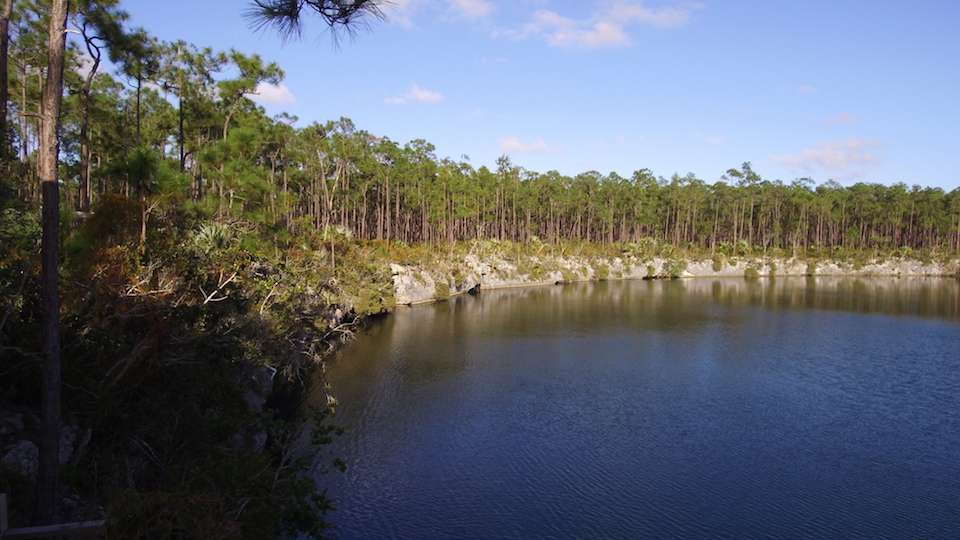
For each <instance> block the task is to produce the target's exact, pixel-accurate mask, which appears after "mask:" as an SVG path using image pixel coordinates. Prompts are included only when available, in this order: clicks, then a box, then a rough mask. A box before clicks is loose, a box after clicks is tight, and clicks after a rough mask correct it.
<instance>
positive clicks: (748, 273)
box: [743, 266, 760, 279]
mask: <svg viewBox="0 0 960 540" xmlns="http://www.w3.org/2000/svg"><path fill="white" fill-rule="evenodd" d="M743 277H745V278H750V279H753V278H758V277H760V272H758V271H757V269H756V268H754V267H752V266H750V267H748V268H747V269H746V270H744V271H743Z"/></svg>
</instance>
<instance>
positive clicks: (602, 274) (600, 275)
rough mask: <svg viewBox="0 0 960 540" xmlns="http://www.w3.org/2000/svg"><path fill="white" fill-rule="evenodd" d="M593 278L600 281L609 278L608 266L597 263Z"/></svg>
mask: <svg viewBox="0 0 960 540" xmlns="http://www.w3.org/2000/svg"><path fill="white" fill-rule="evenodd" d="M594 271H595V273H594V277H596V278H597V279H600V280H605V279H607V278H609V277H610V266H609V265H607V264H605V263H598V264H595V265H594Z"/></svg>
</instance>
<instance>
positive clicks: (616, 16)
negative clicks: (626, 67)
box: [504, 0, 704, 49]
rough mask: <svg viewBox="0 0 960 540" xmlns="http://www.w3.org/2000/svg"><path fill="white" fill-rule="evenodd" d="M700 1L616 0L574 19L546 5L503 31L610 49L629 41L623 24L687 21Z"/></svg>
mask: <svg viewBox="0 0 960 540" xmlns="http://www.w3.org/2000/svg"><path fill="white" fill-rule="evenodd" d="M702 7H704V5H703V4H699V3H693V4H685V5H683V6H681V7H665V8H649V7H647V6H646V5H645V2H644V1H643V0H618V1H615V2H613V3H608V4H606V7H605V8H604V9H603V10H601V11H597V12H594V13H593V14H592V15H591V16H590V17H588V18H586V19H574V18H571V17H567V16H564V15H561V14H560V13H557V12H555V11H550V10H546V9H542V10H538V11H536V12H535V13H534V14H533V20H532V21H531V22H529V23H527V24H526V25H524V26H523V28H522V29H521V30H520V31H512V32H505V33H504V34H505V35H508V36H511V37H514V38H517V39H525V38H530V37H533V38H537V39H542V40H544V41H546V42H547V44H549V45H550V46H553V47H561V48H566V49H612V48H622V47H627V46H629V45H631V44H632V40H631V39H630V36H629V34H628V33H627V27H628V26H630V25H632V24H644V25H649V26H657V27H661V28H676V27H679V26H683V25H685V24H687V22H689V20H690V17H691V15H692V13H693V11H694V10H697V9H700V8H702Z"/></svg>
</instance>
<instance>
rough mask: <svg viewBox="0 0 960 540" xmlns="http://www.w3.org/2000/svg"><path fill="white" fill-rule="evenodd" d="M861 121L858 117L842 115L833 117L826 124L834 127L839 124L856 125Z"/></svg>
mask: <svg viewBox="0 0 960 540" xmlns="http://www.w3.org/2000/svg"><path fill="white" fill-rule="evenodd" d="M859 121H860V120H859V119H857V117H856V116H854V115H852V114H850V113H840V114H838V115H836V116H831V117H830V118H827V119H826V124H827V125H828V126H834V125H837V124H856V123H857V122H859Z"/></svg>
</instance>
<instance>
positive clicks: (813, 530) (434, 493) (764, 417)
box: [322, 277, 960, 538]
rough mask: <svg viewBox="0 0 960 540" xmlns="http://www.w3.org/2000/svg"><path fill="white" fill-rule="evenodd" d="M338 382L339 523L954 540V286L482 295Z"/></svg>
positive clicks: (484, 533)
mask: <svg viewBox="0 0 960 540" xmlns="http://www.w3.org/2000/svg"><path fill="white" fill-rule="evenodd" d="M326 380H327V382H328V383H329V384H330V385H331V390H330V393H331V394H332V395H333V396H334V397H336V398H337V400H338V401H339V405H338V408H337V414H336V417H335V420H336V423H337V424H339V425H341V426H344V427H345V428H346V429H347V432H346V433H345V434H344V435H343V436H341V437H340V438H339V439H338V440H337V442H336V443H335V444H334V445H333V448H332V450H333V452H334V453H335V454H336V455H338V456H340V457H341V458H342V459H343V460H344V461H346V462H347V465H348V470H347V472H346V473H343V474H339V473H331V474H329V475H325V476H324V477H323V479H322V482H323V483H324V484H325V485H329V486H330V492H329V495H330V496H331V497H334V498H336V499H337V501H338V502H337V506H338V508H339V510H338V511H337V512H335V513H333V514H332V516H331V517H332V520H333V521H334V522H335V523H336V524H337V525H338V528H337V529H336V530H335V531H333V533H332V535H333V536H334V537H339V538H638V537H641V538H677V537H682V538H811V537H819V538H825V537H830V538H855V537H859V538H908V537H909V538H958V537H960V414H958V411H960V293H958V281H957V280H956V279H949V278H879V277H878V278H839V277H837V278H833V277H816V278H771V279H766V278H763V279H755V280H745V279H742V278H724V279H713V278H699V279H686V280H672V281H625V282H599V283H582V284H570V285H562V286H555V287H541V288H529V289H513V290H499V291H484V292H482V293H481V294H479V295H478V296H464V297H458V298H455V299H452V300H450V301H448V302H444V303H439V304H434V305H428V306H421V307H414V308H399V309H397V310H396V312H395V313H394V314H393V315H391V316H389V317H385V318H383V319H381V320H378V321H375V322H374V323H373V324H372V325H371V326H370V327H369V328H367V329H366V330H364V331H362V332H360V333H359V334H358V336H357V339H356V340H355V341H354V342H353V343H351V344H350V346H349V347H348V348H347V349H345V350H344V351H342V353H341V354H340V355H339V356H338V358H337V359H336V361H335V362H334V363H333V364H332V365H331V366H330V367H329V369H328V373H327V375H326Z"/></svg>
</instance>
